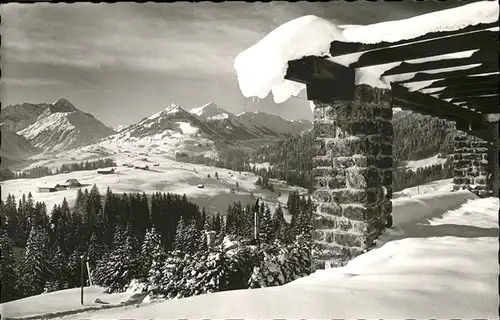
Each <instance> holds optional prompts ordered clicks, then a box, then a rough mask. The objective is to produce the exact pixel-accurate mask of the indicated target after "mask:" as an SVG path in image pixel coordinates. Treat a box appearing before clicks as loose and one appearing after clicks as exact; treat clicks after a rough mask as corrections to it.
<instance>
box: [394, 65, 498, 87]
mask: <svg viewBox="0 0 500 320" xmlns="http://www.w3.org/2000/svg"><path fill="white" fill-rule="evenodd" d="M493 72H496V73H497V74H498V67H494V66H489V65H482V66H478V67H475V68H471V69H467V70H454V71H447V72H441V73H416V74H415V75H414V76H413V77H412V78H410V79H407V80H401V81H395V83H398V84H402V83H409V82H418V81H429V80H439V79H451V78H463V77H467V76H472V75H480V74H483V73H493Z"/></svg>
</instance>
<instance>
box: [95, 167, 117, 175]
mask: <svg viewBox="0 0 500 320" xmlns="http://www.w3.org/2000/svg"><path fill="white" fill-rule="evenodd" d="M97 173H99V174H114V173H115V169H114V168H113V169H111V170H97Z"/></svg>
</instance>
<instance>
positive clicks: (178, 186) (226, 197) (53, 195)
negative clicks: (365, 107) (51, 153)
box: [0, 155, 305, 213]
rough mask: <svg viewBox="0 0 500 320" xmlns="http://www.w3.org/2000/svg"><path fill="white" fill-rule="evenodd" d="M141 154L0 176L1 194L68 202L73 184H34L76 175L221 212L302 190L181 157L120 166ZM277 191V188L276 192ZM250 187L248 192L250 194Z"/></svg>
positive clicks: (88, 182) (71, 199) (273, 200)
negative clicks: (62, 170)
mask: <svg viewBox="0 0 500 320" xmlns="http://www.w3.org/2000/svg"><path fill="white" fill-rule="evenodd" d="M141 157H142V156H138V157H136V158H128V157H127V156H126V155H122V156H121V157H120V156H117V157H115V159H116V161H117V164H118V165H119V166H118V167H116V169H117V173H116V174H112V175H101V174H98V173H97V170H87V171H75V172H71V173H66V174H58V175H54V176H48V177H42V178H38V179H16V180H8V181H4V182H1V184H0V185H1V188H2V199H4V200H5V199H6V198H7V195H8V194H9V193H10V194H13V195H14V196H15V197H16V199H19V198H20V197H21V196H22V195H23V194H26V195H27V194H28V192H31V193H32V195H33V197H34V199H35V201H44V202H45V203H46V205H47V208H49V209H50V208H52V206H53V205H54V204H60V203H61V202H62V200H63V198H64V197H66V199H67V200H68V202H69V203H70V205H71V204H72V203H74V201H75V200H76V191H77V190H76V189H70V190H63V191H58V192H50V193H38V192H37V188H38V187H40V186H50V187H53V186H55V185H56V184H64V183H65V182H66V180H68V179H70V178H71V179H73V178H74V179H78V181H80V183H82V184H84V185H88V186H87V188H89V189H90V188H91V187H92V185H93V184H96V185H97V187H98V188H99V191H100V192H101V194H104V193H105V192H106V188H107V187H108V186H109V187H110V188H111V190H112V191H113V192H115V193H123V192H140V193H142V192H145V193H146V194H150V193H154V192H170V193H177V194H184V193H185V194H186V195H187V196H188V199H190V200H191V201H193V202H195V203H196V204H198V205H199V206H201V207H205V209H206V210H207V211H209V212H221V213H225V211H226V210H227V206H228V205H229V204H230V203H231V202H232V201H241V202H242V203H243V204H247V203H249V202H250V201H252V202H253V201H255V199H256V198H257V197H261V198H262V200H263V201H264V202H266V203H268V204H269V205H270V207H271V209H273V208H274V207H275V206H276V205H277V203H278V201H281V202H282V203H286V200H287V196H288V193H289V192H291V191H292V190H299V191H300V192H301V193H303V192H305V190H304V189H302V188H299V187H293V188H292V187H290V186H287V185H286V184H285V183H283V182H279V181H276V180H273V181H272V183H274V184H275V186H276V192H271V191H269V190H261V189H258V188H257V187H256V186H255V182H256V181H257V178H258V177H257V176H255V175H254V174H252V173H248V172H241V174H240V173H239V172H235V171H231V170H227V169H221V168H216V167H210V166H205V165H196V164H189V163H182V162H177V161H173V160H170V159H166V158H164V157H159V156H157V157H154V156H152V157H147V159H148V162H147V163H143V164H147V165H148V166H149V167H150V170H149V171H145V170H140V169H134V168H129V167H123V166H121V165H122V164H123V163H129V162H131V163H140V161H139V159H140V158H141ZM67 160H68V159H64V158H62V159H61V158H58V159H53V160H52V161H51V165H53V166H54V167H57V166H60V165H61V164H63V163H67V162H70V161H67ZM153 164H159V166H153ZM215 172H217V173H218V176H219V180H217V179H216V178H215ZM208 174H210V178H208ZM236 182H238V187H236ZM199 184H203V185H204V188H202V189H201V188H198V185H199ZM232 188H234V189H235V193H231V189H232ZM278 191H279V192H281V197H279V198H278V195H277V192H278ZM251 193H253V198H252V195H251Z"/></svg>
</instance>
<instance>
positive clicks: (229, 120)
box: [190, 102, 311, 140]
mask: <svg viewBox="0 0 500 320" xmlns="http://www.w3.org/2000/svg"><path fill="white" fill-rule="evenodd" d="M190 112H191V113H192V114H195V115H196V116H198V117H199V118H200V119H202V120H204V121H206V122H208V123H209V124H210V125H211V126H212V127H213V128H216V130H217V131H218V132H219V134H220V135H221V136H223V137H225V138H226V139H229V140H250V139H279V138H284V137H286V136H293V135H296V134H299V133H300V132H302V131H304V130H305V129H307V128H309V127H310V126H311V123H310V122H309V121H290V120H285V119H283V118H281V117H280V116H277V115H272V114H268V113H264V112H243V113H240V114H238V115H234V114H233V113H231V112H229V111H226V110H224V109H223V108H221V107H219V106H217V105H216V104H214V103H213V102H211V103H208V104H206V105H204V106H202V107H199V108H194V109H191V111H190Z"/></svg>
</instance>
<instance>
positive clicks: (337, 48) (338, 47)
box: [330, 22, 498, 56]
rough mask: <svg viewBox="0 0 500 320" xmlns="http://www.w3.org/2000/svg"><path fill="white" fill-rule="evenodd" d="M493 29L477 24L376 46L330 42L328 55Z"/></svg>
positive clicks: (496, 23) (487, 25) (488, 25)
mask: <svg viewBox="0 0 500 320" xmlns="http://www.w3.org/2000/svg"><path fill="white" fill-rule="evenodd" d="M494 27H498V22H494V23H484V24H478V25H475V26H468V27H465V28H463V29H460V30H455V31H447V32H432V33H428V34H426V35H423V36H420V37H417V38H413V39H410V40H401V41H397V42H381V43H377V44H361V43H350V42H341V41H332V43H331V45H330V55H332V56H341V55H345V54H350V53H358V52H363V51H368V50H376V49H381V48H387V47H390V46H399V45H405V44H409V43H414V42H418V41H425V40H431V39H438V38H442V37H445V36H452V35H458V34H463V33H467V32H474V31H478V30H485V29H489V28H494Z"/></svg>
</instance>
